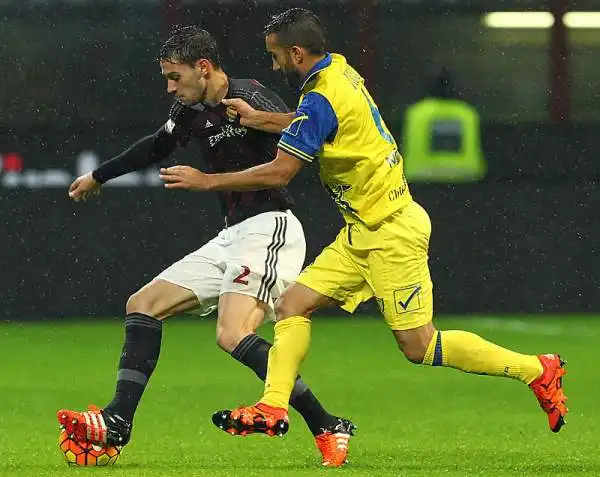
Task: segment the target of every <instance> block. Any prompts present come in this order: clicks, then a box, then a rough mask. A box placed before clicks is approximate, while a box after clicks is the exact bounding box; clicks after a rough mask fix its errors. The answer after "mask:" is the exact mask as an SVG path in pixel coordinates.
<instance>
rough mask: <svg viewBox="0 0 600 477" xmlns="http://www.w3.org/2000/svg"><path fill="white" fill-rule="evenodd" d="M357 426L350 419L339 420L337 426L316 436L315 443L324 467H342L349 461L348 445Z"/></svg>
mask: <svg viewBox="0 0 600 477" xmlns="http://www.w3.org/2000/svg"><path fill="white" fill-rule="evenodd" d="M355 429H356V426H355V425H354V424H352V422H350V421H349V420H348V419H342V418H338V419H337V422H336V423H335V425H333V426H330V427H328V428H327V429H323V432H322V433H321V434H318V435H316V436H315V443H316V444H317V447H318V448H319V451H320V452H321V455H322V456H323V461H322V465H324V466H327V467H341V466H342V465H344V464H345V463H346V462H347V461H348V443H349V441H350V437H351V436H353V435H354V430H355Z"/></svg>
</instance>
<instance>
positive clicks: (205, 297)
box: [128, 238, 227, 318]
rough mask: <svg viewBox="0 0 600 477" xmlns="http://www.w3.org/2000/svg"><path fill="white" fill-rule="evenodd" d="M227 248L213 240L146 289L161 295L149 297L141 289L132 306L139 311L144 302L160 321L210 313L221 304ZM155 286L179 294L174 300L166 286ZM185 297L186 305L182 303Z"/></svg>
mask: <svg viewBox="0 0 600 477" xmlns="http://www.w3.org/2000/svg"><path fill="white" fill-rule="evenodd" d="M226 248H227V244H226V243H223V241H222V240H220V239H218V238H216V239H213V240H211V241H210V242H208V243H207V244H206V245H204V246H203V247H201V248H200V249H198V250H196V251H194V252H192V253H190V254H188V255H186V256H185V257H183V258H182V259H181V260H179V261H177V262H175V263H174V264H173V265H171V266H170V267H168V268H166V269H165V270H164V271H162V272H161V273H160V274H158V276H157V277H156V278H155V279H154V280H153V281H152V282H150V284H148V285H147V287H149V288H150V289H151V290H156V291H158V292H160V293H153V294H150V295H147V294H146V293H144V289H142V290H140V292H138V293H136V294H135V295H134V296H133V297H132V298H131V299H130V302H132V301H133V303H137V304H138V305H137V306H138V307H139V303H140V301H141V303H142V304H143V306H145V307H146V308H150V310H151V311H152V313H153V314H151V316H155V317H157V318H158V317H160V318H166V317H168V316H171V315H174V314H176V313H182V312H189V311H193V312H194V313H197V314H200V315H205V314H208V313H210V312H211V311H213V310H214V309H215V308H216V307H217V303H218V300H219V293H220V289H221V285H222V282H223V275H224V264H223V263H222V259H223V255H224V250H226ZM156 284H169V285H171V287H173V288H170V289H169V290H178V293H177V294H175V295H173V296H172V295H171V294H170V292H169V291H168V290H167V287H166V285H156ZM155 287H159V288H155ZM144 288H146V287H144ZM183 297H185V301H182V299H183ZM128 305H129V303H128Z"/></svg>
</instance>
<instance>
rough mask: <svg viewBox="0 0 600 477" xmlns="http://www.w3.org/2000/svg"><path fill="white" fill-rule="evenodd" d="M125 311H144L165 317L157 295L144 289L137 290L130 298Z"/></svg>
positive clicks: (156, 316) (144, 312)
mask: <svg viewBox="0 0 600 477" xmlns="http://www.w3.org/2000/svg"><path fill="white" fill-rule="evenodd" d="M125 311H126V313H127V314H130V313H143V314H144V315H148V316H152V317H154V318H159V319H160V318H165V316H163V313H162V310H161V309H160V306H159V303H158V300H157V299H156V297H154V296H152V294H149V293H146V292H143V291H137V292H135V293H134V294H133V295H131V296H130V297H129V298H128V300H127V303H126V304H125Z"/></svg>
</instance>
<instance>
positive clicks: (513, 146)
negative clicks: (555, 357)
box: [0, 0, 600, 320]
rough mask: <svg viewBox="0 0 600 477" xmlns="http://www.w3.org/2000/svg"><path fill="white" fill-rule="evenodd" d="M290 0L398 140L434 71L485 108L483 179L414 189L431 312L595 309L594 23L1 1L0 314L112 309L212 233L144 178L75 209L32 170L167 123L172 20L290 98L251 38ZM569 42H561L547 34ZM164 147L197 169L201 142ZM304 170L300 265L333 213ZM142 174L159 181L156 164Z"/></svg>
mask: <svg viewBox="0 0 600 477" xmlns="http://www.w3.org/2000/svg"><path fill="white" fill-rule="evenodd" d="M557 3H560V2H557ZM298 5H303V6H306V5H308V6H310V7H312V8H313V9H314V10H315V11H316V12H317V13H318V14H319V15H321V17H322V19H323V21H324V22H325V23H326V24H327V26H328V29H329V36H330V39H331V45H332V48H331V49H332V50H334V51H340V52H342V53H344V54H345V55H346V56H347V57H348V58H349V60H350V61H351V62H352V63H353V64H355V65H357V66H358V67H359V68H360V69H361V72H362V73H363V74H364V75H365V77H366V78H367V82H368V86H369V88H370V89H371V90H372V92H373V94H374V96H375V98H376V100H377V101H378V104H379V106H380V109H381V111H382V114H383V116H384V118H385V119H386V121H387V123H388V125H389V126H390V128H391V129H392V130H393V132H394V133H395V136H396V138H397V139H398V140H399V141H400V140H401V131H402V114H403V112H404V110H405V108H406V107H407V106H408V105H409V104H411V103H412V102H414V101H417V100H419V99H420V98H422V97H423V96H424V95H426V94H427V91H428V87H429V85H430V83H431V81H432V79H433V78H434V76H435V75H436V74H437V73H438V72H439V70H440V69H441V68H442V67H443V66H447V67H448V68H449V69H450V71H451V72H452V74H453V77H454V80H455V83H456V85H457V89H458V90H459V93H460V94H461V96H462V98H464V99H465V100H467V101H469V102H470V103H472V104H473V105H475V106H476V107H477V109H478V111H479V112H480V114H481V117H482V134H483V149H484V153H485V156H486V160H487V162H488V168H489V172H488V175H487V176H486V178H485V179H484V180H483V181H481V182H479V183H476V184H466V185H451V184H450V185H449V184H443V185H442V184H413V185H412V191H413V195H414V196H415V198H416V200H417V201H419V202H420V203H421V204H422V205H424V206H425V208H426V209H427V210H428V212H429V214H430V215H431V218H432V222H433V237H432V242H431V267H432V274H433V279H434V283H435V286H436V310H437V312H440V313H454V314H462V313H487V314H491V313H538V312H546V313H548V312H552V313H559V312H560V313H566V312H594V311H598V310H599V309H600V293H598V280H597V278H596V277H597V275H598V270H599V268H600V259H599V254H598V245H597V243H598V225H597V223H598V217H599V215H600V212H599V211H600V199H599V198H598V192H597V188H598V178H599V176H600V157H599V155H598V150H599V149H600V138H599V134H598V131H597V129H598V128H597V122H598V120H599V118H600V93H599V87H598V86H599V84H598V79H597V78H599V77H600V71H599V70H600V62H599V61H597V59H598V57H599V54H598V53H599V52H600V51H599V50H600V33H599V32H600V30H595V29H589V30H588V29H586V30H570V31H568V32H564V31H563V32H562V33H561V31H557V30H556V29H554V30H552V31H551V30H548V29H545V30H490V29H487V28H485V27H484V26H483V25H482V23H481V15H482V13H483V12H485V11H491V10H498V9H500V7H501V8H502V9H509V10H510V9H513V10H514V9H524V8H532V9H542V8H544V5H545V2H533V1H532V2H523V1H521V2H510V1H503V2H497V1H487V2H486V1H464V2H461V1H459V0H457V1H454V2H428V1H421V2H418V1H412V2H409V3H404V2H400V1H396V2H393V1H380V2H377V4H376V5H375V4H374V3H373V2H370V1H367V0H360V1H358V0H355V1H348V2H341V1H331V2H323V1H321V2H295V3H294V2H250V1H227V2H213V1H196V2H183V3H180V2H173V1H172V2H163V1H137V2H134V1H131V2H118V1H114V2H113V1H94V2H92V1H89V2H76V3H71V2H48V1H46V2H40V1H37V2H27V1H18V2H17V1H15V2H11V1H6V0H5V1H4V2H0V59H1V60H2V65H3V67H2V69H1V70H0V78H1V83H0V84H2V89H1V90H0V154H1V155H2V157H3V162H2V164H3V168H2V170H0V227H1V228H0V233H1V235H0V237H1V241H0V244H1V246H0V285H1V290H2V292H1V293H0V297H1V298H2V300H1V306H0V310H1V311H0V318H2V319H4V320H20V319H41V318H50V317H73V316H88V315H95V316H108V315H116V314H121V313H122V312H123V309H124V303H125V300H126V299H127V296H128V295H129V294H130V293H132V292H134V291H135V290H136V289H137V288H139V287H140V286H141V285H143V284H144V283H145V282H146V281H148V280H149V279H150V278H152V277H153V276H154V275H156V274H157V273H158V272H160V271H161V270H162V269H163V268H164V267H165V266H167V265H169V264H170V263H172V262H173V261H174V260H176V259H178V258H180V257H181V256H183V255H184V254H186V253H188V252H190V251H192V250H194V249H196V248H198V247H199V246H201V245H202V244H203V243H204V242H205V241H207V240H208V239H210V238H211V237H212V236H214V235H215V234H216V233H217V231H218V230H219V228H220V227H221V226H222V218H221V216H220V214H219V210H218V207H217V202H216V199H215V198H214V197H213V196H211V195H208V194H193V193H176V192H172V191H166V190H162V189H161V188H160V187H159V185H158V184H156V183H155V184H154V185H139V186H137V187H110V188H108V187H107V188H106V190H103V192H102V194H101V196H100V199H99V200H97V201H93V202H91V203H85V204H75V203H72V202H70V201H69V200H68V198H67V195H66V187H64V186H63V185H61V180H62V179H60V177H59V179H57V181H58V183H56V181H55V184H54V185H48V186H46V187H41V186H40V183H39V181H35V180H34V181H29V182H28V181H27V177H30V178H31V177H33V174H35V173H34V172H32V171H47V170H49V169H55V170H62V172H59V173H58V174H59V176H60V175H61V174H63V175H64V174H67V176H68V178H69V180H70V177H71V176H74V175H75V174H76V173H78V171H77V165H76V162H77V161H76V158H77V157H78V156H80V155H81V154H82V152H85V151H91V152H92V153H93V154H95V155H96V156H97V157H98V158H99V159H100V160H104V159H106V158H108V157H110V156H111V155H112V154H116V153H118V152H120V151H121V150H122V149H123V148H124V147H126V146H127V145H128V144H130V143H131V142H133V141H135V140H136V139H138V138H139V137H140V136H142V135H145V134H147V133H150V132H152V131H154V130H155V129H156V128H157V127H158V126H159V125H160V124H162V122H164V120H165V119H166V114H167V111H168V107H169V104H170V99H169V97H168V95H167V94H166V92H165V85H164V82H163V80H162V78H161V77H160V74H159V68H158V65H157V63H156V61H155V59H154V58H155V57H156V54H157V51H158V48H159V47H160V44H161V43H162V41H163V40H164V39H165V38H166V35H167V32H168V26H169V24H170V23H174V22H182V23H200V24H202V25H203V26H204V27H205V28H207V29H208V30H210V31H211V32H213V34H214V35H215V36H216V37H217V39H218V41H219V43H220V47H221V51H222V56H223V58H224V64H225V68H226V70H227V72H228V73H229V74H231V75H232V76H237V77H256V78H258V79H259V80H260V81H262V82H264V83H265V84H268V85H269V86H271V87H273V88H274V89H276V90H277V91H278V92H280V93H281V95H282V96H283V97H284V98H285V99H286V100H288V101H289V102H290V104H294V94H293V92H292V91H290V90H289V88H287V87H286V86H285V85H284V84H283V83H282V82H281V80H280V79H279V78H278V77H277V76H275V75H274V74H273V73H271V72H270V71H269V68H270V60H269V58H268V57H267V56H266V54H265V53H264V49H263V39H262V36H261V33H260V32H261V29H262V26H263V24H264V23H265V22H266V20H267V19H268V17H269V15H270V14H272V13H275V12H278V11H280V10H282V9H284V8H285V7H287V6H298ZM576 6H577V8H578V9H581V10H586V9H587V10H589V9H593V5H591V3H588V4H586V2H577V5H576ZM561 34H562V35H564V36H563V40H565V41H566V43H565V45H566V48H564V47H561V44H562V43H561V41H560V40H557V39H556V36H553V35H561ZM552 38H554V40H553V39H552ZM563 46H564V45H563ZM15 157H17V158H18V159H20V160H22V165H23V167H24V171H23V172H21V174H19V175H18V180H19V181H20V184H21V185H20V186H18V187H15V186H14V185H13V186H11V184H14V183H13V182H11V181H12V180H13V179H14V177H15V176H14V174H13V175H12V176H11V174H10V170H9V169H10V167H11V164H13V161H14V159H15ZM176 157H177V158H178V159H179V160H180V161H184V162H187V163H191V164H199V155H198V152H197V151H195V150H194V149H189V150H185V151H182V152H178V153H177V155H176ZM316 172H317V171H316V170H315V169H311V168H306V170H305V171H303V172H302V174H301V175H300V177H298V178H297V179H296V180H295V182H294V184H293V185H292V191H293V192H294V195H295V197H296V199H297V202H298V210H297V213H298V216H299V218H300V219H301V220H302V222H303V224H304V226H305V230H306V232H307V237H308V242H309V253H308V257H307V259H309V260H311V259H312V258H313V257H314V256H315V255H316V254H317V253H318V251H319V250H320V248H321V247H322V246H324V245H326V244H327V243H328V242H329V241H331V240H332V239H333V237H334V236H335V233H336V232H337V230H338V228H339V226H340V224H341V219H340V217H339V216H338V214H337V212H336V211H335V209H334V207H333V206H332V205H331V203H330V202H329V199H328V198H327V197H326V195H325V193H324V191H323V190H322V189H321V187H320V185H319V183H318V180H317V176H316ZM11 177H12V178H11ZM144 177H151V178H152V179H154V181H155V182H156V176H155V174H154V173H152V175H151V176H144ZM366 309H367V310H369V311H371V310H372V307H366Z"/></svg>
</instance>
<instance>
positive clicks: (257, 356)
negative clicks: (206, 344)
mask: <svg viewBox="0 0 600 477" xmlns="http://www.w3.org/2000/svg"><path fill="white" fill-rule="evenodd" d="M270 348H271V343H269V342H268V341H266V340H264V339H262V338H261V337H260V336H258V335H255V334H251V335H248V336H246V337H245V338H244V339H243V340H242V341H240V342H239V343H238V345H237V346H236V348H235V349H234V350H233V351H232V352H231V356H233V357H234V358H235V359H237V360H238V361H239V362H240V363H242V364H243V365H245V366H247V367H248V368H250V369H251V370H252V371H254V373H255V374H256V375H257V376H258V377H259V378H260V379H262V380H263V381H264V380H265V379H266V377H267V364H268V361H269V349H270ZM290 405H291V406H292V407H293V408H294V409H295V410H296V411H298V412H299V413H300V414H301V415H302V417H303V418H304V420H305V421H306V424H307V425H308V428H309V429H310V432H312V433H313V435H315V436H316V435H317V434H321V432H323V431H322V429H323V428H324V427H328V426H330V425H331V424H334V423H335V422H336V417H335V416H332V415H331V414H329V413H328V412H327V411H326V410H325V409H324V408H323V406H321V403H320V402H319V400H318V399H317V398H316V396H315V395H314V394H313V393H312V391H311V390H310V389H309V388H308V386H307V385H306V384H305V383H304V381H302V378H301V377H300V376H298V377H297V378H296V383H295V384H294V389H293V390H292V395H291V397H290Z"/></svg>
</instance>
